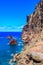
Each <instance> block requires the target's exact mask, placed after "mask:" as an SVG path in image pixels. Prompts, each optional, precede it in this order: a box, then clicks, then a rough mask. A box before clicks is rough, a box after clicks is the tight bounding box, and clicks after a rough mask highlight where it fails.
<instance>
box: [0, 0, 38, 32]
mask: <svg viewBox="0 0 43 65" xmlns="http://www.w3.org/2000/svg"><path fill="white" fill-rule="evenodd" d="M38 2H39V0H0V32H4V31H5V32H6V31H21V30H22V28H23V26H24V25H25V24H26V16H27V15H29V14H31V13H32V12H33V11H34V9H35V6H36V4H37V3H38Z"/></svg>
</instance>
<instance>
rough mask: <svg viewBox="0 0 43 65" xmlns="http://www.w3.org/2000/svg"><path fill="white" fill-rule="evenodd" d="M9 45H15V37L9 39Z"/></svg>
mask: <svg viewBox="0 0 43 65" xmlns="http://www.w3.org/2000/svg"><path fill="white" fill-rule="evenodd" d="M9 44H10V45H16V44H17V41H16V40H15V39H11V41H10V42H9Z"/></svg>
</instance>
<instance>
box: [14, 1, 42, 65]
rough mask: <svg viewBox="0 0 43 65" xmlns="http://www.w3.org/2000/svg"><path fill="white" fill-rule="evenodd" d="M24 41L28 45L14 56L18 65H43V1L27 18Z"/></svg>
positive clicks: (23, 35)
mask: <svg viewBox="0 0 43 65" xmlns="http://www.w3.org/2000/svg"><path fill="white" fill-rule="evenodd" d="M22 40H23V42H24V43H25V44H26V45H25V46H24V50H23V51H22V52H21V53H19V54H16V55H15V56H14V61H16V62H17V65H43V0H41V1H40V2H39V3H38V4H37V6H36V8H35V11H34V12H33V14H31V15H29V16H27V24H26V25H25V26H24V28H23V33H22Z"/></svg>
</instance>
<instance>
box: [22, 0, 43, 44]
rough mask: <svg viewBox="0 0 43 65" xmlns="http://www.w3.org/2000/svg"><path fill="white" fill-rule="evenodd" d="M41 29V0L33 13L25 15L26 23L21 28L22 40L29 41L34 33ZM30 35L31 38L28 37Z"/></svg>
mask: <svg viewBox="0 0 43 65" xmlns="http://www.w3.org/2000/svg"><path fill="white" fill-rule="evenodd" d="M42 30H43V1H42V0H41V1H40V2H39V3H38V4H37V6H36V8H35V11H34V12H33V14H31V15H29V16H27V24H26V25H25V26H24V28H23V34H22V40H23V41H24V42H25V43H29V41H30V40H31V39H32V37H33V36H34V35H35V34H39V33H40V32H41V31H42ZM30 37H31V38H30Z"/></svg>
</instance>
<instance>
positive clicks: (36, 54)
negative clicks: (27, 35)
mask: <svg viewBox="0 0 43 65" xmlns="http://www.w3.org/2000/svg"><path fill="white" fill-rule="evenodd" d="M30 57H31V58H32V59H33V60H35V61H37V62H41V61H43V53H39V52H32V53H31V54H30Z"/></svg>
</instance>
